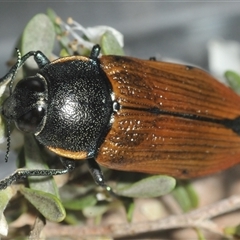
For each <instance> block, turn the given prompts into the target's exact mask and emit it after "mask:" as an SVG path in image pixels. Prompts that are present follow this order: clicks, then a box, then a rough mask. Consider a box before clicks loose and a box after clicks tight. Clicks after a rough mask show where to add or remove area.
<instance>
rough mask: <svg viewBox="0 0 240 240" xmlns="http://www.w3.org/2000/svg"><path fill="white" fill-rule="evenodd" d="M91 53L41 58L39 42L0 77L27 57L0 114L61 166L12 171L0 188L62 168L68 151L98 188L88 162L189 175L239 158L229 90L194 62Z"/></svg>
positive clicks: (237, 120) (235, 108)
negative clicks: (28, 69) (29, 64)
mask: <svg viewBox="0 0 240 240" xmlns="http://www.w3.org/2000/svg"><path fill="white" fill-rule="evenodd" d="M99 53H100V47H99V46H98V45H96V46H94V47H93V49H92V52H91V55H90V57H89V58H87V57H82V56H70V57H64V58H60V59H57V60H55V61H53V62H50V61H49V60H48V59H47V58H46V56H45V55H44V54H43V53H42V52H40V51H36V52H34V51H33V52H29V53H27V54H26V55H24V56H23V57H22V58H21V59H20V60H19V61H18V63H16V64H15V65H14V66H13V68H12V69H11V70H10V71H9V73H8V74H7V75H6V76H5V77H3V78H2V79H0V83H1V82H6V81H7V80H8V79H12V81H13V78H14V76H15V74H16V71H17V69H18V68H19V67H20V66H22V65H23V63H24V62H25V61H26V60H27V59H28V58H29V57H31V56H34V59H35V61H36V63H37V64H38V66H39V71H38V73H37V74H36V75H35V76H30V77H27V78H25V79H23V80H21V81H19V83H18V84H17V85H16V87H15V89H14V92H13V93H11V94H10V96H9V97H8V98H7V99H6V100H5V102H4V103H3V107H2V114H3V115H4V116H5V117H6V118H7V119H8V122H9V121H14V122H15V123H16V125H17V127H18V128H19V129H20V130H22V131H23V132H28V133H32V134H34V135H35V137H36V139H37V140H38V141H39V142H40V143H41V144H43V145H44V146H46V147H47V148H49V149H50V150H51V151H53V152H55V153H56V154H58V155H59V156H60V159H61V161H62V163H63V166H64V168H63V169H49V170H24V171H20V172H19V171H18V172H16V173H15V174H13V175H11V176H10V177H9V178H7V179H4V180H3V181H0V189H3V188H5V187H7V186H9V185H10V184H11V183H12V182H14V181H16V180H18V179H21V178H25V177H27V176H49V175H58V174H64V173H66V172H69V171H70V170H73V169H74V168H75V162H76V161H75V160H87V162H88V164H89V167H90V171H91V173H92V175H93V177H94V179H95V181H96V182H97V184H99V185H101V186H105V187H106V184H105V183H104V178H103V174H102V172H101V170H100V168H99V166H98V164H97V163H99V164H100V165H103V166H105V167H108V168H111V169H116V170H123V171H135V172H143V173H150V174H167V175H170V176H173V177H177V178H194V177H199V176H204V175H207V174H211V173H215V172H218V171H221V170H224V169H226V168H229V167H231V166H233V165H234V164H237V163H238V162H240V104H239V103H240V97H239V96H238V95H237V94H236V93H234V92H233V91H232V90H230V89H229V88H228V87H226V86H224V85H223V84H221V83H219V82H218V81H217V80H216V79H214V78H213V77H212V76H210V75H209V74H208V73H206V72H204V71H203V70H200V69H198V68H195V67H190V66H185V65H179V64H173V63H165V62H158V61H150V60H149V61H147V60H140V59H135V58H131V57H122V56H102V57H100V58H99ZM10 86H11V85H10ZM107 189H109V188H107Z"/></svg>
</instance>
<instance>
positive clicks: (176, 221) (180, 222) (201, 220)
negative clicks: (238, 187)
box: [43, 195, 240, 238]
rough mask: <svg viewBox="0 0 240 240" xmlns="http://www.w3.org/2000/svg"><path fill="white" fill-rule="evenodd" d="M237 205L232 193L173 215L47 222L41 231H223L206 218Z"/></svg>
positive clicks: (108, 233) (118, 234)
mask: <svg viewBox="0 0 240 240" xmlns="http://www.w3.org/2000/svg"><path fill="white" fill-rule="evenodd" d="M239 208H240V195H234V196H231V197H229V198H227V199H225V200H221V201H219V202H217V203H214V204H211V205H209V206H205V207H201V208H199V209H196V210H194V211H191V212H189V213H185V214H180V215H174V216H170V217H167V218H164V219H160V220H157V221H149V222H141V223H130V224H129V223H126V224H116V225H114V224H112V225H106V226H87V227H79V226H62V225H57V224H53V223H48V224H47V225H46V226H45V228H44V230H43V231H44V234H45V236H46V237H53V236H70V237H71V236H74V237H79V238H82V237H86V236H88V237H90V236H101V235H105V236H112V237H123V236H131V235H137V234H141V233H146V232H152V231H160V230H167V229H174V228H184V227H199V228H202V229H206V230H209V231H211V232H214V233H217V234H220V235H224V233H223V229H221V228H219V227H218V226H217V225H216V224H215V223H214V222H213V221H211V220H210V219H211V218H214V217H217V216H219V215H222V214H225V213H228V212H231V211H234V210H236V209H239Z"/></svg>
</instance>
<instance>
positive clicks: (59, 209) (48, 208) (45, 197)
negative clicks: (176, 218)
mask: <svg viewBox="0 0 240 240" xmlns="http://www.w3.org/2000/svg"><path fill="white" fill-rule="evenodd" d="M20 192H21V193H22V194H23V195H24V197H25V198H26V199H27V200H28V201H29V202H30V203H31V204H32V205H33V206H34V207H35V208H36V209H37V210H38V211H39V212H40V213H41V214H42V215H43V216H44V217H45V218H46V219H48V220H50V221H54V222H61V221H62V220H63V219H64V218H65V216H66V211H65V209H64V207H63V205H62V203H61V202H60V200H59V199H58V198H57V197H56V196H54V195H53V194H50V193H46V192H43V191H39V190H33V189H30V188H26V187H23V188H21V189H20Z"/></svg>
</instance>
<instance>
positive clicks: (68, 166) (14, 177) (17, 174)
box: [0, 158, 75, 190]
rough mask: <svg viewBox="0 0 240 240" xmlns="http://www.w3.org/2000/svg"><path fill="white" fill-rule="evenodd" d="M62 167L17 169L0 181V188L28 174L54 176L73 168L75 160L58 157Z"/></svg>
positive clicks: (28, 175)
mask: <svg viewBox="0 0 240 240" xmlns="http://www.w3.org/2000/svg"><path fill="white" fill-rule="evenodd" d="M60 160H61V162H62V164H63V166H64V168H63V169H47V170H44V169H43V170H41V169H32V170H31V169H29V170H28V169H18V170H16V171H15V172H14V173H13V174H12V175H10V176H9V177H7V178H5V179H3V180H2V181H0V190H2V189H5V188H6V187H8V186H10V185H11V184H12V183H13V182H16V181H18V180H21V179H25V178H27V177H30V176H46V177H47V176H54V175H61V174H65V173H68V172H70V171H72V170H74V169H75V161H74V160H69V159H66V158H60Z"/></svg>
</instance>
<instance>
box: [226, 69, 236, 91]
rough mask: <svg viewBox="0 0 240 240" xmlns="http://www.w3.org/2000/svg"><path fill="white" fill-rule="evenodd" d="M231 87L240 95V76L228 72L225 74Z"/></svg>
mask: <svg viewBox="0 0 240 240" xmlns="http://www.w3.org/2000/svg"><path fill="white" fill-rule="evenodd" d="M224 76H225V78H226V79H227V82H228V84H229V85H230V87H231V88H232V89H233V90H234V91H235V92H236V93H238V94H240V75H239V74H237V73H236V72H233V71H226V72H225V74H224Z"/></svg>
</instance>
